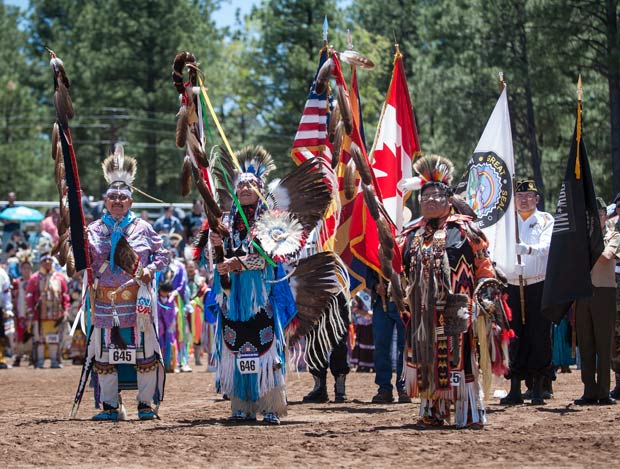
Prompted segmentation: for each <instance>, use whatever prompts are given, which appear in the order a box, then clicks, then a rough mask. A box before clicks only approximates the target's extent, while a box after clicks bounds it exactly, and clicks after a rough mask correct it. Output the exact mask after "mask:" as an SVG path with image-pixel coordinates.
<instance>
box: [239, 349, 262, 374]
mask: <svg viewBox="0 0 620 469" xmlns="http://www.w3.org/2000/svg"><path fill="white" fill-rule="evenodd" d="M258 367H259V363H258V354H257V353H242V354H239V355H238V356H237V369H238V370H239V373H241V374H242V375H251V374H254V373H258Z"/></svg>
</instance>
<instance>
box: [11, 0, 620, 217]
mask: <svg viewBox="0 0 620 469" xmlns="http://www.w3.org/2000/svg"><path fill="white" fill-rule="evenodd" d="M0 1H1V0H0ZM618 3H619V2H618V0H606V1H601V0H579V1H578V0H526V1H522V0H455V1H450V2H448V1H436V0H406V1H405V0H381V1H378V0H364V1H361V0H354V1H347V2H338V1H337V0H262V1H261V2H260V3H257V4H256V6H255V7H253V9H252V11H251V13H250V14H249V15H247V17H246V18H244V19H243V20H244V21H243V22H241V21H240V22H239V23H238V27H236V28H232V29H228V28H225V29H222V30H217V29H216V27H215V25H214V23H213V21H212V20H211V14H212V12H213V11H214V10H215V9H216V8H217V7H218V6H220V4H222V6H223V7H224V8H226V7H228V5H227V4H226V2H220V0H182V1H172V0H157V1H155V0H135V1H133V2H124V1H121V0H109V1H102V0H84V1H78V0H54V1H52V0H32V1H31V4H30V9H29V12H28V16H26V17H24V16H20V15H19V13H18V12H17V10H16V9H14V8H9V7H5V6H3V3H0V26H1V27H2V29H1V31H0V54H2V58H3V60H4V62H3V63H5V64H6V66H5V67H3V69H2V70H1V71H0V75H1V77H2V81H1V83H3V85H2V87H0V112H1V115H0V117H1V119H2V121H1V122H2V123H1V124H0V134H1V137H0V158H2V163H3V167H5V168H9V169H10V170H9V171H3V172H0V180H2V182H3V183H4V185H5V186H6V187H10V188H12V189H16V190H17V191H18V192H19V191H20V190H21V189H22V188H23V189H25V188H28V189H30V188H31V187H34V188H35V189H34V190H32V191H30V193H31V194H32V196H33V197H35V196H37V197H38V196H43V195H45V194H47V196H48V197H49V198H54V197H55V194H54V187H53V184H52V183H51V177H50V180H49V181H48V180H47V179H41V178H36V177H35V175H36V174H37V172H38V173H39V174H40V173H41V172H42V171H44V172H45V174H50V175H51V159H50V158H49V156H48V154H49V148H48V147H49V140H48V134H49V130H50V128H51V123H52V121H53V106H52V104H51V100H50V98H51V92H52V90H51V87H52V85H51V81H52V80H51V73H50V71H49V66H48V56H47V53H46V51H45V50H44V46H47V47H50V48H51V49H54V50H55V51H56V52H57V53H58V55H59V56H60V57H61V58H63V59H64V60H65V64H66V69H67V72H68V73H69V76H70V78H71V79H72V82H73V85H72V88H71V93H72V96H73V99H74V102H75V107H76V111H77V115H76V118H75V119H74V120H73V121H72V131H73V135H74V140H75V143H76V149H77V154H78V159H79V164H80V173H81V176H82V181H83V186H84V187H85V188H86V190H87V191H88V192H89V193H91V194H94V195H97V193H98V192H99V191H100V190H101V188H102V184H103V181H102V178H101V175H100V170H99V165H98V163H99V162H100V160H102V159H103V158H104V157H105V156H106V154H107V153H108V151H109V149H110V147H111V146H112V144H113V143H115V142H117V141H123V142H126V151H127V153H128V154H133V155H136V156H137V157H138V159H139V161H140V163H141V170H140V171H139V179H138V186H140V187H142V188H144V189H145V190H146V191H149V192H152V193H153V194H154V195H156V196H159V197H161V198H165V199H166V200H178V198H179V197H178V186H179V184H178V174H179V168H180V163H181V158H182V152H181V151H180V150H178V149H177V148H175V146H174V140H173V138H174V126H175V118H174V113H175V112H176V110H177V107H178V98H177V96H176V92H175V90H174V88H173V87H172V86H171V80H170V72H171V64H172V59H173V57H174V55H175V53H176V52H178V51H180V50H183V49H187V50H191V51H192V52H194V53H195V54H196V56H197V57H198V60H199V62H200V64H201V68H202V70H203V71H204V72H205V76H206V84H207V86H208V89H209V95H210V97H211V99H212V101H213V104H214V106H215V108H216V111H217V113H218V116H219V118H220V120H221V122H222V124H223V127H224V130H225V131H226V133H227V135H228V137H229V139H230V141H231V144H232V146H233V149H239V148H240V147H241V146H242V145H244V144H249V143H260V144H263V145H265V146H266V147H267V148H268V149H269V150H270V151H271V152H272V153H273V154H274V156H275V158H276V160H277V162H278V163H279V166H280V171H281V172H282V171H285V170H286V168H287V167H290V165H291V160H290V158H289V150H290V147H291V144H292V142H293V139H294V135H295V131H296V128H297V125H298V123H299V118H300V116H301V114H302V112H303V106H304V103H305V100H306V96H307V93H308V88H309V86H310V84H311V81H312V78H313V76H314V73H315V72H316V67H317V64H318V58H319V50H320V48H321V46H322V35H321V33H322V25H323V18H324V16H327V17H328V19H329V44H330V45H333V46H334V48H335V49H336V50H344V49H346V48H347V40H346V32H347V30H350V31H351V34H352V42H353V44H354V46H355V49H356V50H358V51H360V52H361V53H363V54H364V55H366V56H368V57H369V58H371V59H372V60H373V61H374V62H375V63H376V64H377V68H376V69H375V70H374V71H364V70H360V71H359V73H358V79H359V84H360V94H361V99H362V105H363V111H364V118H365V127H366V140H367V144H368V146H370V145H371V144H372V140H373V137H374V132H375V128H376V125H377V122H378V120H379V115H380V112H381V106H382V104H383V100H384V97H385V93H386V91H387V87H388V83H389V79H390V73H391V70H392V60H393V53H394V45H393V44H394V42H395V41H396V42H398V43H399V44H400V49H401V51H402V52H403V54H404V63H405V67H406V73H407V77H408V80H409V89H410V92H411V94H412V102H413V105H414V107H415V112H416V118H417V122H418V127H419V129H418V130H419V135H420V140H421V145H422V150H423V151H424V152H436V153H441V154H445V155H447V156H449V157H450V158H452V159H453V160H454V162H455V164H456V166H457V169H458V170H459V171H462V170H464V168H465V166H466V163H467V161H468V159H469V157H470V155H471V153H472V151H473V149H474V148H475V145H476V143H477V141H478V139H479V137H480V134H481V132H482V129H483V128H484V125H485V123H486V121H487V119H488V117H489V115H490V112H491V110H492V108H493V106H494V104H495V102H496V99H497V97H498V94H499V91H498V83H497V76H498V72H499V71H503V72H504V73H505V77H506V82H507V86H508V95H509V99H510V108H511V118H512V130H513V137H514V148H515V157H516V166H517V175H518V176H534V177H535V178H536V179H537V180H538V182H539V184H540V185H541V186H543V187H544V190H545V196H546V200H547V208H548V209H549V208H551V207H552V205H553V203H554V202H555V200H556V198H557V191H558V187H559V184H560V181H561V178H562V174H563V172H564V167H565V164H566V163H565V162H566V157H567V155H568V149H569V145H570V138H571V135H572V131H573V126H574V122H575V110H576V100H575V97H576V94H575V92H576V80H577V75H578V74H579V73H582V75H583V80H584V135H585V139H586V143H587V145H588V149H589V155H590V159H591V166H592V169H593V174H594V178H595V183H596V185H597V192H598V193H599V194H600V195H603V196H604V197H605V198H607V199H609V198H611V197H612V196H613V194H614V192H615V191H617V190H618V185H620V166H619V164H620V65H619V63H620V42H619V41H620V36H619V35H618V17H619V6H618ZM343 4H344V5H346V8H341V6H342V5H343ZM16 25H21V26H20V27H17V26H16ZM343 69H344V71H345V73H348V70H349V67H347V66H344V67H343ZM15 85H16V86H15ZM209 120H210V119H209ZM209 125H210V134H211V135H212V137H213V138H212V140H211V139H210V141H209V143H221V139H220V137H219V135H218V134H217V131H216V129H215V127H214V125H213V122H211V121H210V123H209ZM35 169H36V170H37V171H34V170H35Z"/></svg>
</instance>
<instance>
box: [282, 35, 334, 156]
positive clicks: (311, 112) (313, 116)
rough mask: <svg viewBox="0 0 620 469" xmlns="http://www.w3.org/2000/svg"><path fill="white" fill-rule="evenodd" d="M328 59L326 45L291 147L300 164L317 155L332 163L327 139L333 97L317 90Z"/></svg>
mask: <svg viewBox="0 0 620 469" xmlns="http://www.w3.org/2000/svg"><path fill="white" fill-rule="evenodd" d="M326 60H327V49H326V48H325V47H324V48H323V49H321V57H320V60H319V66H318V68H317V71H316V74H315V75H314V81H313V82H312V86H310V92H309V93H308V99H307V100H306V105H305V106H304V112H303V114H302V116H301V121H300V122H299V126H298V127H297V133H296V134H295V140H294V141H293V148H292V149H291V158H293V161H294V162H295V164H298V165H299V164H301V163H303V162H304V161H306V160H308V159H310V158H314V157H317V156H321V157H322V158H323V159H324V161H325V162H327V163H329V164H331V160H332V152H331V146H330V144H329V141H328V140H327V126H328V122H329V110H330V101H331V97H329V98H328V95H327V91H326V92H324V93H323V94H317V93H316V92H315V85H316V76H317V75H318V73H319V70H320V69H321V66H322V65H323V64H324V63H325V61H326Z"/></svg>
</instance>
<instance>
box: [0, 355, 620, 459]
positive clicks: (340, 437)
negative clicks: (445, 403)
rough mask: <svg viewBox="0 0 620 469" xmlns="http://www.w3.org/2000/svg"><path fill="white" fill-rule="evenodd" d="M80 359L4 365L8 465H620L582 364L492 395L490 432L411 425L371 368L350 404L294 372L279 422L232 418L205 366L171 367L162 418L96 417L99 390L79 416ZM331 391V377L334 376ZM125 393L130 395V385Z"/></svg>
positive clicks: (1, 451)
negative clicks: (589, 398)
mask: <svg viewBox="0 0 620 469" xmlns="http://www.w3.org/2000/svg"><path fill="white" fill-rule="evenodd" d="M79 373H80V369H79V367H77V366H71V365H70V364H67V365H65V368H64V369H62V370H50V369H45V370H34V369H32V367H30V368H23V367H22V368H13V369H10V370H1V371H0V466H2V467H10V468H12V467H26V466H47V467H70V466H81V467H102V466H104V465H106V466H108V467H159V468H164V467H268V466H269V467H298V466H301V467H308V466H330V467H353V466H356V467H388V466H404V465H407V466H409V467H411V466H413V465H418V464H424V465H432V466H449V465H455V464H464V465H467V466H495V467H497V466H555V467H558V466H561V467H566V466H586V465H588V466H592V467H597V466H612V465H617V464H618V460H617V451H616V445H615V444H614V443H615V440H616V439H617V435H618V430H619V428H620V427H619V424H620V406H610V407H599V406H595V407H577V406H574V405H573V404H572V401H573V399H575V398H577V397H579V396H580V395H581V391H582V387H581V381H580V378H579V372H578V371H575V370H574V371H573V373H572V374H560V375H558V380H557V381H556V382H555V391H556V392H555V398H554V399H553V400H551V401H548V404H547V405H546V406H537V407H535V406H530V405H523V406H517V407H512V408H503V407H501V406H499V405H498V404H497V402H498V399H491V401H490V402H489V405H488V414H489V415H488V418H489V423H488V424H487V426H486V427H485V428H484V429H483V430H456V429H454V427H445V428H441V429H434V430H422V429H419V428H417V427H416V426H415V421H416V419H417V417H416V416H417V412H418V409H419V405H418V404H417V403H416V402H414V403H413V404H391V405H374V404H371V403H370V399H371V397H372V395H373V394H374V392H375V390H376V387H375V385H374V374H368V373H351V374H350V375H349V379H348V381H347V394H348V397H349V402H347V403H345V404H333V403H329V404H321V405H317V404H301V398H302V396H303V395H304V394H305V393H306V392H307V391H308V390H309V389H310V387H311V382H312V379H311V377H310V375H309V374H308V373H294V372H293V373H290V374H289V375H288V381H287V385H288V395H289V401H290V406H289V414H288V416H287V417H285V418H283V420H282V425H281V426H279V427H273V426H266V425H263V424H261V423H258V424H254V425H235V424H228V423H227V421H226V417H227V416H228V415H229V410H230V404H229V403H228V402H226V401H224V400H222V399H220V398H219V396H217V395H216V394H215V393H214V390H213V388H214V384H213V374H212V373H207V372H206V371H205V368H204V367H197V368H194V372H193V373H186V374H174V375H168V380H167V388H166V400H165V401H164V402H163V404H162V407H161V409H160V415H161V420H156V421H151V422H140V421H138V420H137V411H136V408H135V406H134V405H133V403H134V402H135V401H134V398H135V393H128V395H126V396H125V403H126V404H127V403H128V402H129V403H130V405H129V406H128V411H129V418H130V420H129V421H125V422H118V423H108V422H92V421H90V420H89V418H90V417H91V415H92V414H93V413H94V411H93V408H92V392H90V391H89V392H88V393H87V394H86V395H85V397H84V400H83V402H82V407H81V409H80V412H79V414H78V420H69V419H68V418H67V415H68V413H69V410H70V407H71V405H70V403H71V401H72V396H73V393H74V391H75V387H76V385H77V381H78V377H79ZM329 386H330V395H332V390H333V384H332V381H331V377H330V383H329ZM126 394H127V393H126Z"/></svg>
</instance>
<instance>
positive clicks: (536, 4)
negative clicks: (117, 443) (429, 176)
mask: <svg viewBox="0 0 620 469" xmlns="http://www.w3.org/2000/svg"><path fill="white" fill-rule="evenodd" d="M573 3H575V4H578V3H580V2H573ZM586 3H588V2H586ZM589 3H590V4H591V5H590V7H593V6H594V5H593V4H594V3H597V4H598V7H597V8H598V10H597V11H598V13H597V14H596V15H594V18H595V19H596V18H598V20H597V21H599V22H600V21H601V20H602V19H603V17H604V14H603V11H602V10H603V9H604V8H603V7H604V6H603V3H605V2H589ZM607 3H610V2H607ZM611 3H616V4H617V2H611ZM565 4H566V2H564V1H560V0H545V1H526V2H523V1H520V0H507V1H501V0H457V1H454V2H436V1H425V0H416V1H408V2H401V1H398V0H382V1H373V0H369V1H365V2H357V3H354V4H353V5H352V6H351V7H350V14H351V16H352V17H353V18H354V19H355V20H356V21H357V22H359V24H360V25H361V26H362V27H364V28H365V29H366V30H368V31H371V32H373V33H376V34H378V35H383V36H384V37H386V38H387V37H392V36H393V35H395V36H396V38H397V40H398V42H400V43H401V48H402V49H403V51H404V53H405V65H406V67H407V69H408V71H410V73H408V78H409V82H410V91H411V93H412V95H413V98H412V99H413V104H414V107H415V111H416V118H417V122H418V127H419V134H420V140H421V144H422V149H423V151H425V152H438V153H441V154H445V155H447V156H449V157H450V158H452V159H453V160H454V161H455V164H456V166H457V168H458V169H463V168H464V167H465V164H466V162H467V160H468V159H469V155H470V154H471V152H472V151H473V149H474V147H475V145H476V143H477V140H478V138H479V137H480V134H481V132H482V129H483V128H484V125H485V123H486V120H487V119H488V117H489V115H490V112H491V110H492V108H493V105H494V103H495V100H496V99H497V96H498V94H499V91H498V83H497V76H498V72H499V71H503V72H504V73H505V77H506V82H507V85H508V96H509V100H510V110H511V119H512V131H513V140H514V148H515V160H516V168H517V170H516V173H517V176H518V177H519V176H520V177H525V176H527V177H534V178H535V179H536V180H537V182H538V184H539V185H540V186H541V187H543V188H544V190H545V195H546V199H547V200H548V201H549V202H550V203H548V204H547V208H551V207H552V205H553V204H554V203H555V200H556V199H557V193H558V188H559V184H560V182H561V178H562V175H563V174H564V167H565V162H566V157H567V155H568V149H569V146H570V137H571V135H572V131H573V126H574V122H575V111H576V99H575V98H576V93H575V92H576V80H577V75H578V72H579V71H580V70H582V69H583V71H584V78H586V81H585V83H586V93H585V97H584V106H585V107H584V109H585V110H584V126H585V127H584V131H585V138H586V141H587V143H588V146H589V148H590V156H591V160H592V167H593V173H594V178H595V183H596V184H597V188H598V190H599V193H601V194H603V195H606V196H607V197H609V196H608V195H607V194H610V192H611V187H610V186H611V184H610V171H609V170H608V169H605V168H606V167H607V168H609V158H608V156H607V155H608V154H609V137H607V136H605V130H604V129H607V132H609V125H608V124H605V122H604V119H607V120H609V115H610V114H609V113H610V110H609V106H608V105H607V103H606V100H607V99H606V97H605V96H604V93H603V85H604V82H603V81H602V80H601V77H600V76H599V77H597V76H596V75H595V74H594V73H587V69H586V67H585V66H584V64H585V63H587V62H588V59H587V58H586V57H587V56H588V55H589V54H587V53H586V54H585V55H584V56H583V57H582V55H583V54H582V55H580V50H578V48H573V49H572V50H571V48H570V47H569V46H570V45H571V44H581V47H582V48H584V47H585V48H587V47H589V46H588V45H589V44H590V43H591V38H592V37H593V36H596V35H597V34H598V35H600V34H601V28H602V25H601V24H599V26H598V28H597V27H596V25H594V24H593V23H592V19H591V18H590V19H589V20H588V21H584V22H583V24H581V26H580V27H579V28H575V22H576V21H578V20H577V19H576V18H575V14H576V13H575V9H571V8H567V7H566V5H565ZM584 8H585V7H584ZM582 10H583V9H582ZM591 10H592V8H591ZM560 11H561V12H562V14H561V15H559V19H558V18H557V17H556V16H555V15H556V13H557V12H560ZM582 13H583V12H582ZM612 16H613V15H612ZM403 18H407V20H409V21H403ZM571 18H572V20H571V21H568V20H570V19H571ZM570 28H573V29H570ZM603 29H604V28H603ZM587 38H590V39H587ZM599 40H602V38H600V37H599ZM584 41H585V42H584ZM581 52H583V49H582V51H581ZM589 61H590V62H591V60H589ZM586 75H587V76H586ZM586 101H587V103H586ZM611 115H614V114H613V112H612V113H611ZM605 116H606V117H605ZM601 118H603V119H601ZM601 158H603V159H601ZM603 161H604V162H605V163H603Z"/></svg>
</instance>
